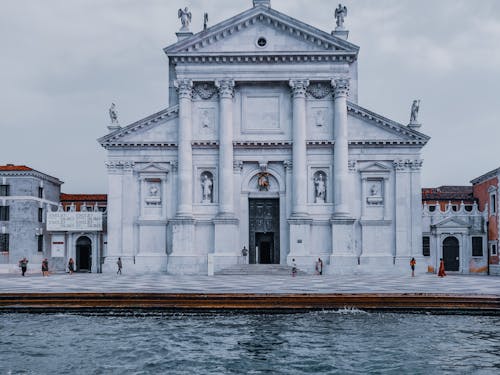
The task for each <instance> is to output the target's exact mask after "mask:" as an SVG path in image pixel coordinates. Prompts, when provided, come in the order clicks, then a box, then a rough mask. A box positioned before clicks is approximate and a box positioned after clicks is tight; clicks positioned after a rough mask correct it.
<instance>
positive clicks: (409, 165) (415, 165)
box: [392, 159, 423, 171]
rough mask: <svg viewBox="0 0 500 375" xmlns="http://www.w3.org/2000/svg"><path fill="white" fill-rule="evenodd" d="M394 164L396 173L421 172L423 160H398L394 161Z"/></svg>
mask: <svg viewBox="0 0 500 375" xmlns="http://www.w3.org/2000/svg"><path fill="white" fill-rule="evenodd" d="M392 164H393V166H394V169H395V170H396V171H406V170H412V171H419V170H420V169H421V168H422V164H423V160H419V159H415V160H410V159H406V160H403V159H397V160H394V161H393V163H392Z"/></svg>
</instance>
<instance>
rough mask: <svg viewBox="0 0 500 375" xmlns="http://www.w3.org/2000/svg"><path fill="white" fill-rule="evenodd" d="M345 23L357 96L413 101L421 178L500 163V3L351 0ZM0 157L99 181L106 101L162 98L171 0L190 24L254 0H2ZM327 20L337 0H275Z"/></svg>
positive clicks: (285, 8) (137, 108) (128, 104)
mask: <svg viewBox="0 0 500 375" xmlns="http://www.w3.org/2000/svg"><path fill="white" fill-rule="evenodd" d="M343 4H345V5H346V6H347V8H348V15H347V18H346V20H345V26H346V28H347V29H349V31H350V33H349V41H350V42H352V43H354V44H356V45H358V46H360V52H359V59H358V66H359V104H360V105H361V106H363V107H365V108H368V109H370V110H373V111H375V112H377V113H379V114H381V115H383V116H386V117H388V118H390V119H392V120H394V121H398V122H401V123H403V124H407V123H408V121H409V115H410V107H411V103H412V101H413V99H421V105H420V112H419V121H420V122H421V123H422V128H421V129H420V131H421V132H423V133H425V134H427V135H429V136H431V137H432V138H431V140H430V141H429V143H428V144H427V145H426V146H425V148H424V150H423V155H422V157H423V159H424V164H423V168H422V186H425V187H434V186H440V185H467V184H469V181H470V180H471V179H473V178H474V177H477V176H480V175H482V174H483V173H486V172H488V171H489V170H492V169H495V168H497V167H500V157H499V153H498V142H499V140H500V115H499V113H500V93H499V89H500V1H497V0H476V1H470V0H419V1H415V0H377V1H373V0H349V1H344V2H343ZM0 5H1V12H0V46H1V50H0V84H1V90H0V164H7V163H12V164H24V165H28V166H30V167H32V168H34V169H37V170H39V171H41V172H44V173H47V174H49V175H52V176H55V177H58V178H59V179H61V180H62V181H64V182H65V183H64V185H63V186H62V191H63V192H66V193H106V192H107V178H106V168H105V164H104V163H105V161H106V152H105V150H104V149H103V148H102V147H101V146H100V145H99V144H98V143H97V141H96V140H97V139H98V138H100V137H102V136H104V135H106V134H107V132H108V131H107V128H106V126H107V125H108V123H109V115H108V108H109V106H110V104H111V102H115V103H116V104H117V109H118V113H119V119H120V123H121V124H122V125H127V124H130V123H132V122H134V121H137V120H139V119H141V118H143V117H145V116H148V115H150V114H152V113H154V112H156V111H159V110H161V109H163V108H166V107H167V106H168V104H167V103H168V74H167V73H168V64H167V59H166V57H165V55H164V53H163V50H162V49H163V48H164V47H166V46H168V45H170V44H172V43H174V42H175V41H176V40H177V39H176V36H175V32H176V31H178V30H179V28H180V26H181V24H180V21H179V20H178V18H177V10H178V9H179V8H180V7H182V8H184V7H185V6H188V7H189V9H190V10H191V12H192V13H193V21H192V25H191V30H192V31H193V32H198V31H200V30H201V29H202V26H203V20H202V18H203V13H204V12H208V14H209V25H214V24H216V23H218V22H221V21H223V20H225V19H227V18H229V17H231V16H233V15H236V14H237V13H240V12H242V11H244V10H246V9H248V8H251V7H252V1H251V0H190V1H185V0H43V1H42V0H0ZM271 5H272V7H273V8H274V9H276V10H278V11H280V12H283V13H285V14H287V15H289V16H291V17H294V18H297V19H299V20H301V21H303V22H306V23H308V24H310V25H313V26H315V27H317V28H319V29H321V30H324V31H327V32H330V31H331V30H333V29H334V27H335V18H334V16H333V14H334V10H335V7H336V6H337V2H335V1H325V0H271Z"/></svg>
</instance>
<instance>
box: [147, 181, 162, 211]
mask: <svg viewBox="0 0 500 375" xmlns="http://www.w3.org/2000/svg"><path fill="white" fill-rule="evenodd" d="M147 194H148V196H147V197H146V205H147V206H160V205H161V197H160V184H159V183H157V182H156V181H149V182H148V187H147Z"/></svg>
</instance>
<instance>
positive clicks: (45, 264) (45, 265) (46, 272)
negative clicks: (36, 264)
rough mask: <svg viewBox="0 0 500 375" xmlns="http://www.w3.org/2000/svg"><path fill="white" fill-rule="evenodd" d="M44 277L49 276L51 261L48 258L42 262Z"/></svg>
mask: <svg viewBox="0 0 500 375" xmlns="http://www.w3.org/2000/svg"><path fill="white" fill-rule="evenodd" d="M42 276H49V261H48V260H47V258H45V259H44V260H43V261H42Z"/></svg>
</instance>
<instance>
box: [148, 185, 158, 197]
mask: <svg viewBox="0 0 500 375" xmlns="http://www.w3.org/2000/svg"><path fill="white" fill-rule="evenodd" d="M157 195H158V187H157V186H156V185H151V187H150V188H149V196H151V197H156V196H157Z"/></svg>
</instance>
